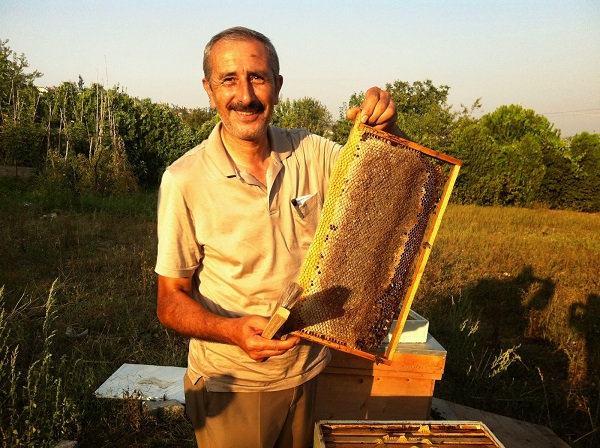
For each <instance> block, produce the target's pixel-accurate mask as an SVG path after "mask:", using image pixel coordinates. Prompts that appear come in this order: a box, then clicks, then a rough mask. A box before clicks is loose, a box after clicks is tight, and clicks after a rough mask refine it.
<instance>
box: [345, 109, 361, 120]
mask: <svg viewBox="0 0 600 448" xmlns="http://www.w3.org/2000/svg"><path fill="white" fill-rule="evenodd" d="M359 113H360V107H352V108H351V109H348V110H347V111H346V118H348V120H352V121H354V120H356V117H357V116H358V114H359Z"/></svg>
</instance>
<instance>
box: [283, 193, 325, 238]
mask: <svg viewBox="0 0 600 448" xmlns="http://www.w3.org/2000/svg"><path fill="white" fill-rule="evenodd" d="M291 203H292V208H293V209H294V222H295V223H296V237H297V238H298V241H299V243H300V247H308V246H309V245H310V243H311V242H312V239H313V237H314V235H315V232H316V230H317V226H318V225H319V219H320V218H321V211H322V210H323V200H322V198H321V193H320V192H318V191H317V192H316V193H312V194H307V195H305V196H299V197H297V198H294V199H292V201H291Z"/></svg>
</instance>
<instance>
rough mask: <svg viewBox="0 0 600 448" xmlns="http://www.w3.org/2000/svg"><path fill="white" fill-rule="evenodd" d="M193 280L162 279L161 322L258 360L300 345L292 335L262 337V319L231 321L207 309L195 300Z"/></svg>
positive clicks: (245, 318) (265, 324)
mask: <svg viewBox="0 0 600 448" xmlns="http://www.w3.org/2000/svg"><path fill="white" fill-rule="evenodd" d="M191 288H192V279H191V277H188V278H171V277H164V276H162V275H159V276H158V301H157V315H158V319H159V320H160V322H161V323H162V324H163V325H164V326H166V327H169V328H171V329H172V330H175V331H176V332H178V333H180V334H182V335H184V336H186V337H190V338H196V339H203V340H207V341H215V342H221V343H224V344H235V345H237V346H239V347H240V348H241V349H242V350H244V352H246V354H248V356H249V357H250V358H252V359H254V360H255V361H259V362H261V361H265V360H266V359H267V358H270V357H271V356H277V355H281V354H283V353H285V352H286V351H288V350H289V349H290V348H292V347H294V346H295V345H297V344H299V343H300V338H299V337H297V336H292V337H290V338H289V339H286V340H285V341H279V340H275V339H266V338H263V337H262V336H261V334H262V332H263V330H264V329H265V327H266V326H267V323H268V320H267V319H265V318H264V317H261V316H254V315H250V316H244V317H238V318H229V317H223V316H218V315H216V314H213V313H211V312H209V311H208V310H206V309H205V308H204V307H203V306H202V305H200V304H199V303H198V302H196V301H195V300H194V299H192V297H191Z"/></svg>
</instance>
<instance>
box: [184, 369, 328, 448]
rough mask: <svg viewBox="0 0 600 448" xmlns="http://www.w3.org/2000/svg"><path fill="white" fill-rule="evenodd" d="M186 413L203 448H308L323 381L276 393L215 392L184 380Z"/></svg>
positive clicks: (202, 383)
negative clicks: (319, 390)
mask: <svg viewBox="0 0 600 448" xmlns="http://www.w3.org/2000/svg"><path fill="white" fill-rule="evenodd" d="M184 392H185V403H186V406H185V407H186V413H187V415H188V417H189V419H190V420H191V422H192V425H193V427H194V433H195V435H196V442H197V444H198V447H199V448H228V447H236V448H306V447H308V446H310V444H311V443H312V440H313V433H314V417H313V415H314V404H315V399H316V392H317V378H316V377H315V378H313V379H311V380H309V381H307V382H306V383H304V384H301V385H299V386H297V387H294V388H291V389H285V390H281V391H274V392H209V391H207V390H206V388H205V386H204V379H203V378H200V379H199V380H198V381H197V382H196V383H195V384H194V383H192V381H191V380H190V379H189V376H188V375H187V374H186V375H185V376H184Z"/></svg>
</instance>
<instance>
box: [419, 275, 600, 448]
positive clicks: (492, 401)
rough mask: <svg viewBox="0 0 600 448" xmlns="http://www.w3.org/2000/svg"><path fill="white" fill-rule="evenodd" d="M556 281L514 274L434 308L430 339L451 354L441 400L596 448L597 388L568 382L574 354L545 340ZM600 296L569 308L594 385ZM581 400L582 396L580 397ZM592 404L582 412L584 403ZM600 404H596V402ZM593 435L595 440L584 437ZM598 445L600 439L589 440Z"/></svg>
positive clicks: (480, 282) (476, 285) (491, 280)
mask: <svg viewBox="0 0 600 448" xmlns="http://www.w3.org/2000/svg"><path fill="white" fill-rule="evenodd" d="M555 286H556V285H555V282H554V281H553V280H552V279H550V278H540V277H537V276H536V275H535V272H534V270H533V268H532V267H531V266H526V267H524V268H523V269H522V270H521V272H520V273H519V274H518V275H516V276H509V275H508V274H504V276H502V277H500V278H484V279H480V280H478V281H477V282H475V283H473V284H471V285H468V286H467V287H466V288H465V289H463V291H462V292H461V294H460V297H459V298H458V299H455V298H453V297H445V298H441V299H439V300H436V301H435V304H434V305H432V308H431V309H430V310H428V316H429V319H430V325H431V327H432V334H433V335H434V336H435V337H436V338H437V339H438V340H439V341H440V343H441V344H442V345H443V346H444V347H445V348H446V350H447V351H448V357H447V362H446V371H445V373H444V377H443V379H442V380H441V381H440V382H438V384H436V396H438V397H440V398H445V399H448V400H451V401H455V402H457V403H460V404H463V405H467V406H471V407H475V408H477V409H481V410H484V411H489V412H495V413H498V414H501V415H506V416H509V417H512V418H516V419H520V420H524V421H529V422H532V423H536V424H541V425H545V426H548V427H550V428H551V429H552V430H554V431H555V432H556V433H557V434H558V435H559V436H560V437H562V438H563V439H564V440H566V441H567V442H570V443H573V442H574V441H577V440H578V439H579V443H578V444H576V445H574V446H578V447H587V446H590V447H591V446H596V445H594V443H595V441H594V440H595V439H594V437H596V434H595V433H594V431H595V428H596V423H594V420H596V419H597V418H598V416H597V414H598V412H597V409H596V408H595V406H597V401H598V397H597V390H596V393H593V391H592V393H591V394H590V393H589V392H591V390H590V389H582V388H574V387H573V385H572V384H571V383H570V382H569V363H570V362H573V356H577V354H575V355H574V354H572V353H569V352H568V350H567V349H565V347H562V346H560V347H559V346H558V345H557V344H556V343H554V342H553V341H551V340H550V339H549V337H547V336H546V334H548V333H547V331H544V325H547V324H548V320H547V316H548V315H550V313H553V312H555V311H553V310H555V309H556V308H555V307H551V304H552V302H553V301H554V300H558V298H557V297H555V289H556V288H555ZM599 302H600V300H599V297H598V296H597V295H595V294H592V295H591V296H589V297H588V301H587V303H576V304H573V305H572V307H571V310H570V311H571V315H570V319H569V320H570V322H564V324H563V325H564V327H563V328H565V327H567V326H568V325H569V324H570V326H571V327H572V328H574V329H576V330H577V331H578V332H579V333H580V334H581V335H582V337H583V338H584V339H585V341H586V352H585V353H582V354H581V355H583V356H585V357H586V360H585V363H587V368H588V379H589V381H591V382H593V381H595V382H596V385H597V374H598V368H599V366H598V354H597V349H596V348H594V347H597V341H598V340H599V339H600V338H599V336H600V335H599V334H598V328H599V327H598V326H599V325H600V324H598V323H597V322H599V318H600V307H599ZM574 397H577V398H574ZM581 397H584V398H583V401H584V402H585V403H586V404H589V406H588V407H587V408H586V409H582V407H581V405H580V404H577V401H578V399H579V398H581ZM594 403H596V405H595V404H594ZM588 433H591V434H592V435H591V436H589V435H587V436H586V434H588ZM591 439H594V440H591Z"/></svg>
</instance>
